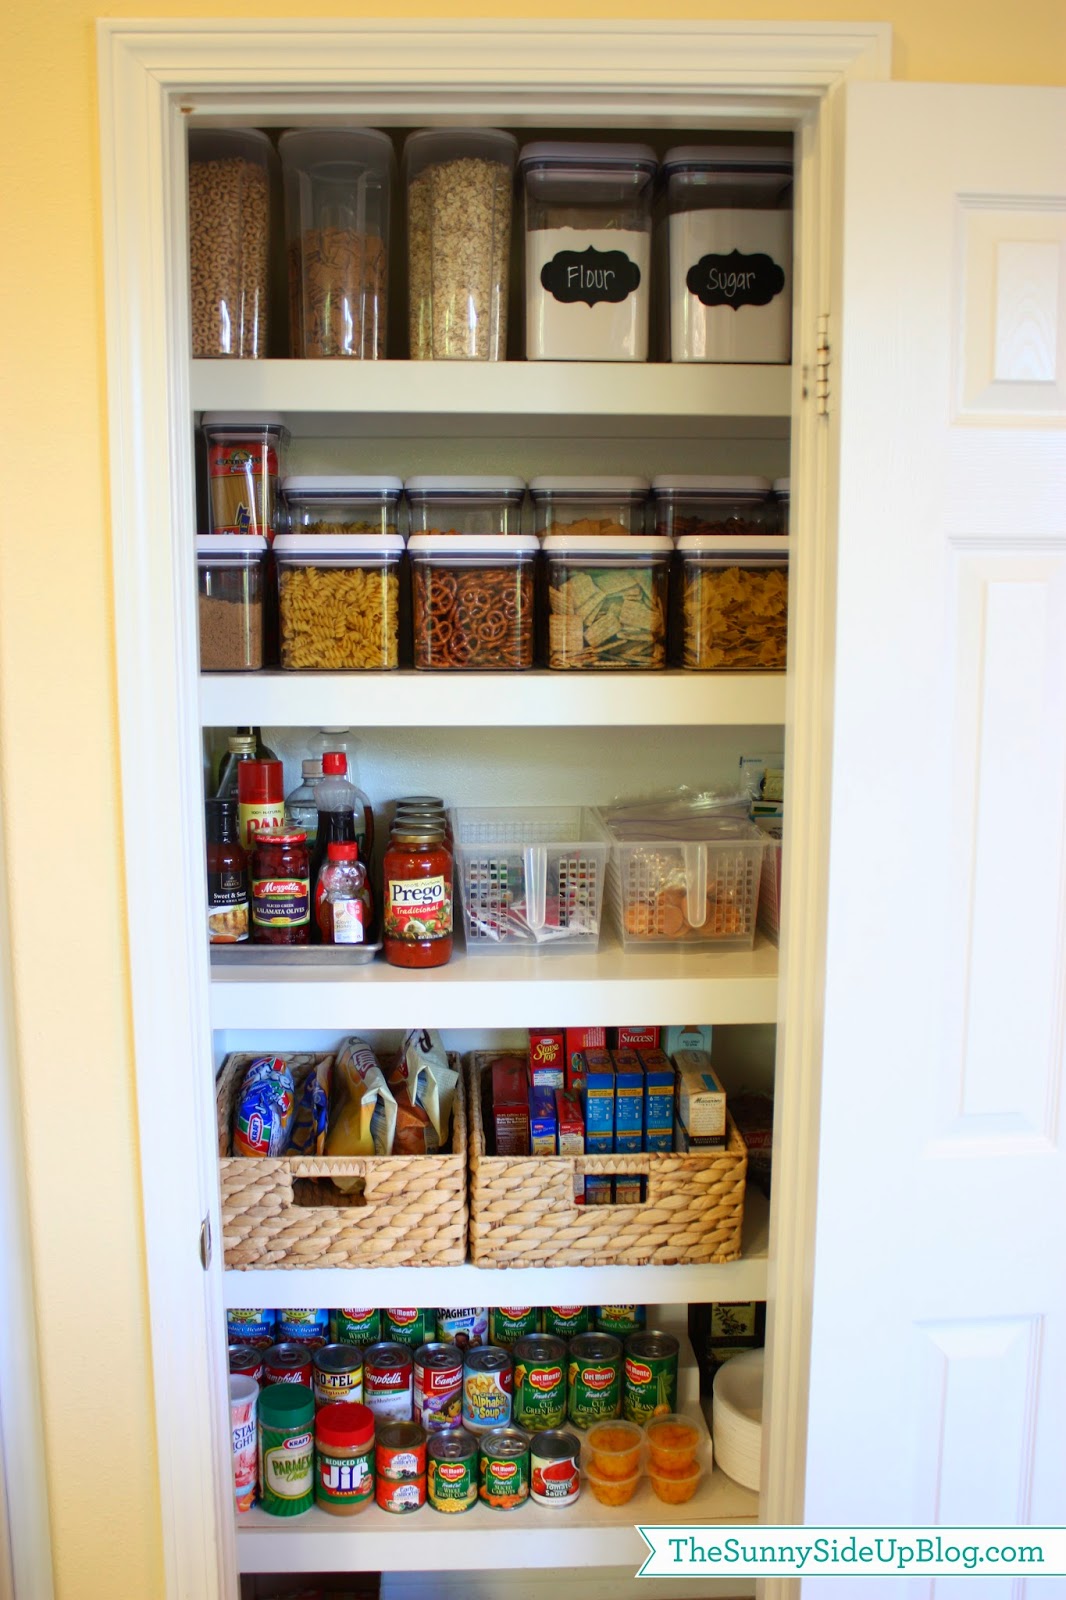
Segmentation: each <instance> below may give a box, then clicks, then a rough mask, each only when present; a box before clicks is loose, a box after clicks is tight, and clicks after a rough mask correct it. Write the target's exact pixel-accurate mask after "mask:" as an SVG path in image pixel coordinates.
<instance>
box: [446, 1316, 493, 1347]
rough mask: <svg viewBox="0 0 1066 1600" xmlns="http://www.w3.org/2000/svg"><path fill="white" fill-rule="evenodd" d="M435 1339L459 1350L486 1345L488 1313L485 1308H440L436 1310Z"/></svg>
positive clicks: (487, 1338) (487, 1340)
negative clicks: (453, 1345)
mask: <svg viewBox="0 0 1066 1600" xmlns="http://www.w3.org/2000/svg"><path fill="white" fill-rule="evenodd" d="M437 1338H438V1339H439V1340H440V1341H441V1343H442V1344H456V1345H458V1346H459V1348H460V1350H468V1349H470V1348H471V1347H472V1346H475V1345H479V1344H488V1342H489V1313H488V1309H487V1308H486V1307H485V1306H442V1307H439V1308H438V1310H437Z"/></svg>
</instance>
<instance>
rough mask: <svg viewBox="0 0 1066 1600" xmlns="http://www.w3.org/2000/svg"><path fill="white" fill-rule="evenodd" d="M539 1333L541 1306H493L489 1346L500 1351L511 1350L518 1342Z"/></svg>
mask: <svg viewBox="0 0 1066 1600" xmlns="http://www.w3.org/2000/svg"><path fill="white" fill-rule="evenodd" d="M539 1332H540V1307H539V1306H493V1307H492V1309H491V1310H490V1311H489V1344H494V1345H496V1346H497V1347H498V1348H499V1349H500V1350H510V1348H511V1346H512V1345H513V1344H514V1343H515V1342H516V1341H517V1340H519V1339H524V1338H525V1337H526V1335H527V1334H530V1333H539Z"/></svg>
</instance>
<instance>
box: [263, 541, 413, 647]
mask: <svg viewBox="0 0 1066 1600" xmlns="http://www.w3.org/2000/svg"><path fill="white" fill-rule="evenodd" d="M274 554H275V557H276V559H277V567H278V632H279V637H280V653H281V665H282V666H283V667H288V668H291V669H293V670H296V671H314V672H356V671H370V672H382V671H385V670H387V669H389V668H392V667H395V666H397V665H398V664H399V657H398V650H397V639H398V636H399V624H400V561H401V559H402V557H403V540H402V538H401V537H400V536H399V534H380V533H370V534H343V533H338V534H331V535H328V536H327V537H326V538H324V539H315V538H312V537H311V536H310V535H308V534H302V533H290V534H284V535H282V537H281V538H279V539H276V540H275V542H274Z"/></svg>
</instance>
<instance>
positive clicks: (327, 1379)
mask: <svg viewBox="0 0 1066 1600" xmlns="http://www.w3.org/2000/svg"><path fill="white" fill-rule="evenodd" d="M312 1371H313V1376H314V1390H315V1401H316V1403H317V1404H318V1405H320V1406H329V1405H332V1404H333V1403H334V1401H349V1400H353V1401H354V1400H362V1398H363V1352H362V1350H361V1349H360V1348H359V1346H358V1345H356V1344H324V1345H323V1346H322V1348H321V1349H320V1350H316V1351H315V1353H314V1356H313V1357H312Z"/></svg>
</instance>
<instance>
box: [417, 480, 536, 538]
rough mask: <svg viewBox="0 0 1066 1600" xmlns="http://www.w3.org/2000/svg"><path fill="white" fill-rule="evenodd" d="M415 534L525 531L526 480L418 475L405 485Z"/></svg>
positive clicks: (514, 532) (517, 532)
mask: <svg viewBox="0 0 1066 1600" xmlns="http://www.w3.org/2000/svg"><path fill="white" fill-rule="evenodd" d="M405 488H406V491H407V504H408V510H409V515H410V523H411V532H412V534H419V533H445V534H453V535H454V534H463V535H470V534H493V533H497V534H507V535H510V536H512V537H513V536H514V535H516V534H519V533H521V531H522V505H523V502H524V500H525V495H526V485H525V480H524V479H522V478H513V477H508V476H488V477H460V476H458V475H456V474H451V473H443V474H441V473H419V474H417V475H416V476H415V477H413V478H408V480H407V483H406V485H405Z"/></svg>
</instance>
